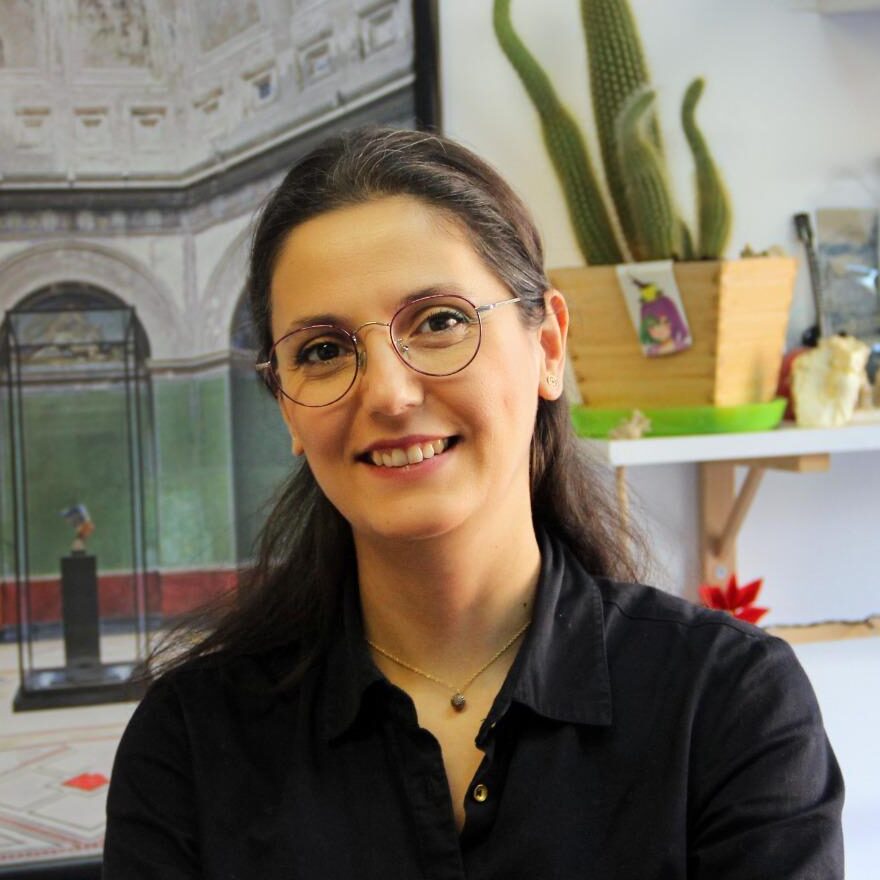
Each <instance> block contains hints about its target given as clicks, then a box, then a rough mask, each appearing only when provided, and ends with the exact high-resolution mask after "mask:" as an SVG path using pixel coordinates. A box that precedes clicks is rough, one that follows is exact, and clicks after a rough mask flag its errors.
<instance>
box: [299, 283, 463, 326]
mask: <svg viewBox="0 0 880 880" xmlns="http://www.w3.org/2000/svg"><path fill="white" fill-rule="evenodd" d="M444 294H451V295H453V296H463V297H465V299H467V297H466V295H465V294H466V291H465V289H464V288H463V287H462V286H461V285H460V284H455V283H454V282H449V283H444V284H431V285H430V286H428V287H423V288H421V289H420V290H416V291H414V292H413V293H408V294H407V295H406V296H404V297H401V298H400V299H399V300H398V302H397V305H396V307H395V309H394V311H397V310H398V309H400V308H402V307H403V306H405V305H407V304H409V303H411V302H413V301H415V300H417V299H424V298H425V297H427V296H443V295H444ZM317 324H332V325H333V326H334V327H348V326H350V325H351V322H349V321H346V320H345V319H344V318H343V317H341V316H340V315H335V314H333V312H321V313H319V314H314V315H305V316H304V317H302V318H294V319H293V320H292V321H291V322H290V323H289V324H288V325H287V327H286V328H285V329H284V331H283V333H282V335H285V334H287V333H290V332H292V331H293V330H301V329H302V328H304V327H314V326H315V325H317Z"/></svg>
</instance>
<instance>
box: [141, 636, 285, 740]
mask: <svg viewBox="0 0 880 880" xmlns="http://www.w3.org/2000/svg"><path fill="white" fill-rule="evenodd" d="M292 668H293V660H292V659H291V657H290V653H289V652H285V651H284V650H283V649H274V650H269V651H265V652H263V653H258V654H247V655H240V656H229V655H226V654H223V653H217V654H209V655H206V656H201V657H195V658H193V659H190V660H188V661H187V662H186V663H184V664H182V665H180V666H175V667H172V668H171V669H170V670H169V671H167V672H164V673H160V674H159V675H158V676H157V677H156V678H155V679H154V680H153V681H152V682H151V683H150V685H149V687H148V689H147V691H146V693H145V695H144V697H143V699H142V700H141V702H140V704H139V705H138V707H137V709H136V710H135V713H134V715H133V716H132V719H131V722H130V725H129V726H130V727H132V728H135V729H137V728H138V727H141V726H144V727H150V728H155V726H156V725H157V724H160V725H162V726H166V725H169V724H173V723H175V721H176V723H178V724H179V725H182V726H184V727H186V728H187V730H189V731H192V730H194V729H195V728H196V727H205V726H210V725H211V724H213V723H222V722H223V720H224V719H225V718H228V717H229V716H239V715H241V714H243V713H244V714H254V715H256V714H260V713H262V712H264V711H266V710H267V709H269V708H271V707H272V706H274V705H275V704H276V703H277V702H278V701H279V699H281V698H282V697H283V695H284V694H285V692H286V691H285V689H284V687H283V683H284V679H285V676H286V674H287V673H289V672H290V671H291V669H292ZM288 692H289V689H288Z"/></svg>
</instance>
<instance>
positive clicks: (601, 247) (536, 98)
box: [494, 0, 623, 264]
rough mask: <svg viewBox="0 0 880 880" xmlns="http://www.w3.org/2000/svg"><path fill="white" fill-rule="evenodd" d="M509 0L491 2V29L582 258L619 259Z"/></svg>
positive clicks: (595, 188) (572, 129)
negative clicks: (525, 98) (530, 116)
mask: <svg viewBox="0 0 880 880" xmlns="http://www.w3.org/2000/svg"><path fill="white" fill-rule="evenodd" d="M510 2H511V0H496V2H495V10H494V26H495V34H496V36H497V37H498V42H499V43H500V44H501V48H502V49H503V50H504V54H505V55H506V56H507V58H508V59H509V60H510V63H511V64H512V65H513V67H514V69H515V70H516V72H517V73H518V74H519V77H520V79H521V80H522V83H523V85H524V86H525V88H526V91H527V92H528V94H529V97H530V98H531V99H532V102H533V103H534V105H535V108H536V109H537V111H538V114H539V116H540V118H541V130H542V132H543V135H544V143H545V144H546V146H547V152H548V153H549V155H550V159H551V161H552V162H553V166H554V168H555V169H556V174H557V176H558V177H559V180H560V182H561V184H562V187H563V189H564V191H565V195H566V201H567V203H568V210H569V214H570V215H571V221H572V226H573V227H574V231H575V236H576V238H577V241H578V246H579V247H580V250H581V253H582V254H583V255H584V259H585V260H586V261H587V263H594V264H602V263H619V262H620V261H621V260H622V259H623V255H622V253H621V250H620V247H619V245H618V243H617V239H616V238H615V235H614V230H613V227H612V225H611V219H610V217H609V214H608V211H607V209H606V207H605V201H604V199H603V197H602V192H601V190H600V189H599V185H598V182H597V180H596V174H595V171H594V170H593V163H592V160H591V159H590V154H589V152H588V150H587V145H586V144H585V143H584V138H583V135H582V134H581V130H580V128H579V127H578V125H577V123H576V122H575V120H574V117H573V116H572V115H571V113H570V112H569V110H568V109H567V108H566V107H565V106H564V105H563V104H562V102H561V101H560V100H559V97H558V96H557V94H556V90H555V89H554V88H553V85H552V83H551V82H550V79H549V78H548V76H547V74H546V73H544V71H543V70H542V69H541V67H540V65H539V64H538V62H537V61H536V60H535V58H534V57H533V56H532V54H531V53H530V52H529V50H528V49H527V48H526V47H525V45H524V44H523V42H522V40H520V39H519V37H518V36H517V34H516V32H515V31H514V29H513V23H512V21H511V18H510Z"/></svg>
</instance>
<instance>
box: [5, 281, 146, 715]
mask: <svg viewBox="0 0 880 880" xmlns="http://www.w3.org/2000/svg"><path fill="white" fill-rule="evenodd" d="M108 297H109V295H108ZM113 300H115V298H112V299H111V300H110V301H109V303H108V301H107V300H102V299H101V298H100V297H92V298H91V299H90V298H89V297H85V299H83V298H80V300H79V302H78V305H79V306H80V307H77V308H70V307H65V308H62V307H59V306H60V305H61V302H62V300H61V299H59V297H57V296H55V297H48V298H43V299H42V301H40V300H38V301H37V302H36V303H35V304H33V305H31V306H28V305H27V304H25V306H23V307H19V308H16V309H14V310H12V311H10V312H8V313H7V314H6V316H5V318H4V320H3V323H2V326H0V407H2V409H0V411H2V413H3V417H2V421H3V422H4V423H5V426H6V430H5V431H4V432H3V437H2V439H0V464H2V471H3V479H2V480H0V495H2V498H0V502H2V503H0V536H2V549H3V556H2V559H0V564H2V572H0V574H2V575H3V579H4V580H6V581H7V582H12V583H14V590H13V591H12V592H13V595H14V606H15V609H14V611H15V631H16V638H17V643H18V662H19V673H20V683H19V688H18V691H17V693H16V695H15V699H14V705H13V708H14V709H15V710H16V711H21V710H27V709H41V708H50V707H60V706H72V705H85V704H94V703H105V702H115V701H120V700H131V699H137V698H138V696H139V695H140V694H141V693H142V691H143V687H144V685H143V684H142V682H141V678H140V675H139V673H140V671H141V669H142V666H143V661H144V659H145V657H146V655H147V653H148V651H149V647H150V641H151V635H152V630H153V627H154V625H155V623H156V622H157V621H158V614H157V613H154V612H157V611H158V608H155V607H153V606H155V605H156V604H158V603H157V598H156V597H157V596H158V575H157V573H156V558H155V557H156V550H155V548H156V500H155V499H156V474H155V449H154V431H153V419H152V413H153V405H152V392H151V383H150V376H149V371H148V368H147V358H148V355H149V344H148V340H147V338H146V334H145V333H144V330H143V328H142V326H141V324H140V322H139V321H138V318H137V315H136V313H135V310H134V309H133V308H129V307H125V306H122V305H115V303H114V302H113ZM70 301H71V300H70V298H67V299H66V303H67V304H68V305H69V303H70ZM73 302H75V303H76V302H77V300H76V299H74V300H73Z"/></svg>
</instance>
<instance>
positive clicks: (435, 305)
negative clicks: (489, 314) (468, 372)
mask: <svg viewBox="0 0 880 880" xmlns="http://www.w3.org/2000/svg"><path fill="white" fill-rule="evenodd" d="M390 333H391V342H392V344H393V346H394V348H395V350H396V351H397V354H398V356H399V357H400V359H401V360H402V361H403V362H404V363H405V364H406V365H407V366H409V367H411V368H412V369H413V370H416V371H417V372H419V373H424V374H425V375H428V376H450V375H452V374H453V373H457V372H459V371H460V370H463V369H464V368H465V367H466V366H467V365H468V364H469V363H470V362H471V361H472V360H473V359H474V357H475V355H476V353H477V349H478V348H479V347H480V319H479V315H478V313H477V310H476V309H475V307H474V306H473V305H471V303H469V302H468V301H467V300H466V299H463V298H461V297H458V296H451V295H450V296H429V297H425V298H423V299H419V300H415V301H413V302H411V303H408V304H407V305H405V306H404V307H403V308H401V309H400V310H399V311H398V312H397V313H396V314H395V315H394V317H393V318H392V320H391V326H390ZM270 360H271V363H272V371H273V373H274V376H275V380H276V382H277V383H278V387H279V388H280V390H281V392H282V393H283V394H284V395H285V397H288V398H290V399H291V400H293V401H294V402H296V403H299V404H302V405H304V406H326V405H327V404H330V403H333V402H334V401H336V400H339V398H341V397H342V396H344V395H345V394H346V392H347V391H348V390H349V388H351V386H352V385H353V384H354V380H355V378H356V377H357V371H358V352H357V346H356V342H355V338H354V336H353V334H351V333H349V332H348V331H346V330H343V329H341V328H339V327H335V326H332V325H327V324H325V325H319V326H313V327H304V328H302V329H301V330H294V331H293V332H292V333H289V334H287V335H286V336H284V337H282V338H281V339H280V340H278V342H277V343H276V344H275V346H274V348H273V350H272V356H271V358H270Z"/></svg>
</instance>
